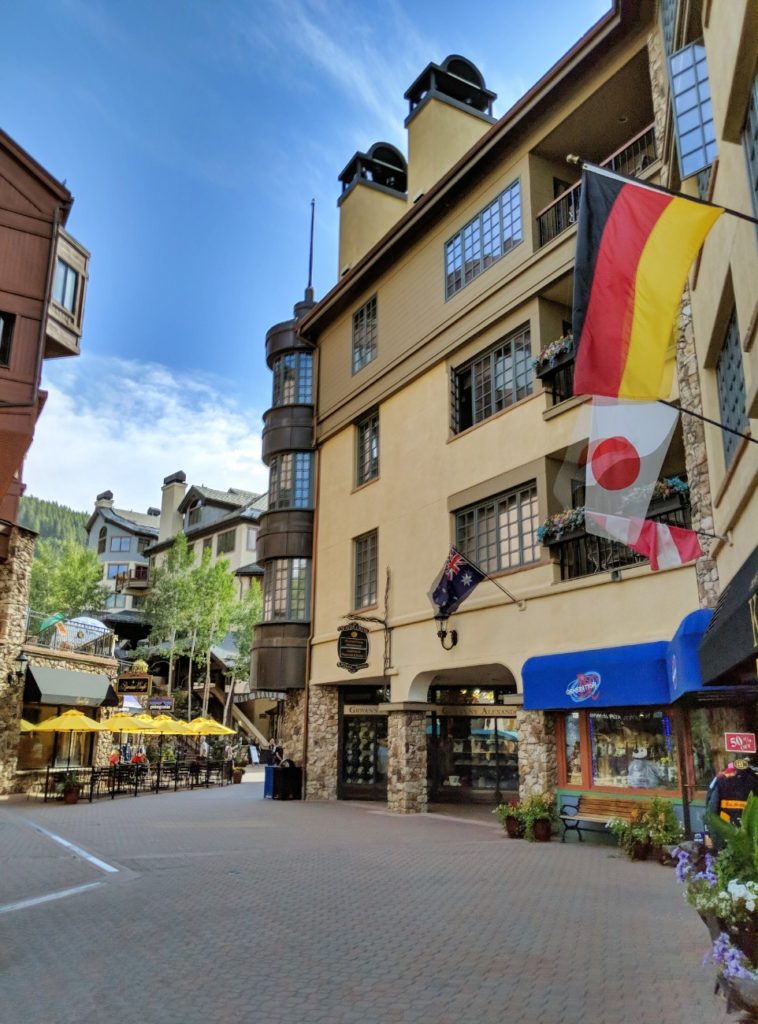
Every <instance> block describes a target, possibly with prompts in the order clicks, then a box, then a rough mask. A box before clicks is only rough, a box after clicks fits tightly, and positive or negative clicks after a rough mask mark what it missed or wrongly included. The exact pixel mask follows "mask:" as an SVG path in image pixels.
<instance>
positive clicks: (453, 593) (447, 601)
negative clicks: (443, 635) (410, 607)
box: [430, 548, 485, 615]
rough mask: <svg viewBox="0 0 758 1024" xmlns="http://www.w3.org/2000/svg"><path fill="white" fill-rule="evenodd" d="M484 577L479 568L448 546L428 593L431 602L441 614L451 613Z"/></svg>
mask: <svg viewBox="0 0 758 1024" xmlns="http://www.w3.org/2000/svg"><path fill="white" fill-rule="evenodd" d="M484 578H485V574H484V573H483V572H482V571H481V569H477V568H476V566H474V565H472V564H471V563H470V562H467V561H466V559H465V558H464V557H463V555H462V554H461V553H460V551H456V550H455V548H450V554H449V555H448V556H447V561H446V562H445V566H444V568H443V570H442V572H441V574H440V577H439V579H438V580H437V582H436V583H435V585H434V589H433V590H432V592H431V594H430V597H431V599H432V603H433V604H436V605H437V607H438V608H439V610H440V612H441V613H442V614H443V615H452V614H453V612H455V611H457V610H458V607H459V606H460V605H461V604H462V603H463V602H464V601H465V600H466V598H467V597H468V596H469V594H470V593H471V591H472V590H473V589H474V587H475V586H476V585H477V583H481V582H482V580H483V579H484Z"/></svg>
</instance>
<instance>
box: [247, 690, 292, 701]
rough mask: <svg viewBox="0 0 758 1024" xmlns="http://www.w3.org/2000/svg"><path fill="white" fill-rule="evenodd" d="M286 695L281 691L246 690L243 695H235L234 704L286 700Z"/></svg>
mask: <svg viewBox="0 0 758 1024" xmlns="http://www.w3.org/2000/svg"><path fill="white" fill-rule="evenodd" d="M286 699H287V694H286V693H285V692H284V691H283V690H246V691H245V692H244V693H238V694H235V697H234V703H235V704H244V703H245V702H246V701H248V700H286Z"/></svg>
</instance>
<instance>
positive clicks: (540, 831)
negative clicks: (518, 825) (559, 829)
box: [532, 818, 553, 843]
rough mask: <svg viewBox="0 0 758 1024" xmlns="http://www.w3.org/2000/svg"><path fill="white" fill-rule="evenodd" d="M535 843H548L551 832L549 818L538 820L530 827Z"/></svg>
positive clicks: (551, 824)
mask: <svg viewBox="0 0 758 1024" xmlns="http://www.w3.org/2000/svg"><path fill="white" fill-rule="evenodd" d="M532 831H533V833H534V838H535V841H536V842H538V843H549V842H550V836H551V835H552V832H553V823H552V822H551V821H550V819H549V818H538V819H537V821H535V823H534V825H533V826H532Z"/></svg>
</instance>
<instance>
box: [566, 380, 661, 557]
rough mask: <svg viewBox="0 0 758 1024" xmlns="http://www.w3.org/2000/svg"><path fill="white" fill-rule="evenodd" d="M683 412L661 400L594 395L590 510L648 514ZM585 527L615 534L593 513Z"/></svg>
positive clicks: (639, 516) (635, 516)
mask: <svg viewBox="0 0 758 1024" xmlns="http://www.w3.org/2000/svg"><path fill="white" fill-rule="evenodd" d="M678 415H679V413H678V412H677V410H676V409H672V408H671V407H670V406H668V405H662V404H661V403H659V402H618V401H615V400H614V399H606V398H594V399H593V403H592V426H591V428H590V442H589V445H588V447H587V465H586V477H585V508H586V510H587V512H588V513H589V512H596V513H599V514H600V516H601V517H602V516H622V517H624V518H626V519H631V520H634V519H640V520H641V519H644V518H645V514H646V512H647V510H648V506H649V505H650V498H651V496H652V493H653V488H654V487H655V483H656V481H657V480H658V477H659V475H660V472H661V466H662V465H663V460H664V458H665V456H666V452H667V451H668V446H669V443H670V441H671V435H672V434H673V432H674V427H675V426H676V421H677V417H678ZM586 525H587V530H588V531H589V532H590V533H597V534H600V536H604V537H608V536H612V535H611V534H610V533H609V532H608V531H607V530H605V529H604V528H603V527H602V526H601V525H600V521H599V520H598V519H597V518H593V517H592V516H591V515H587V516H586Z"/></svg>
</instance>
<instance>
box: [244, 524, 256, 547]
mask: <svg viewBox="0 0 758 1024" xmlns="http://www.w3.org/2000/svg"><path fill="white" fill-rule="evenodd" d="M257 536H258V531H257V529H256V528H255V527H254V526H248V528H247V533H246V534H245V551H255V539H256V537H257Z"/></svg>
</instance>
